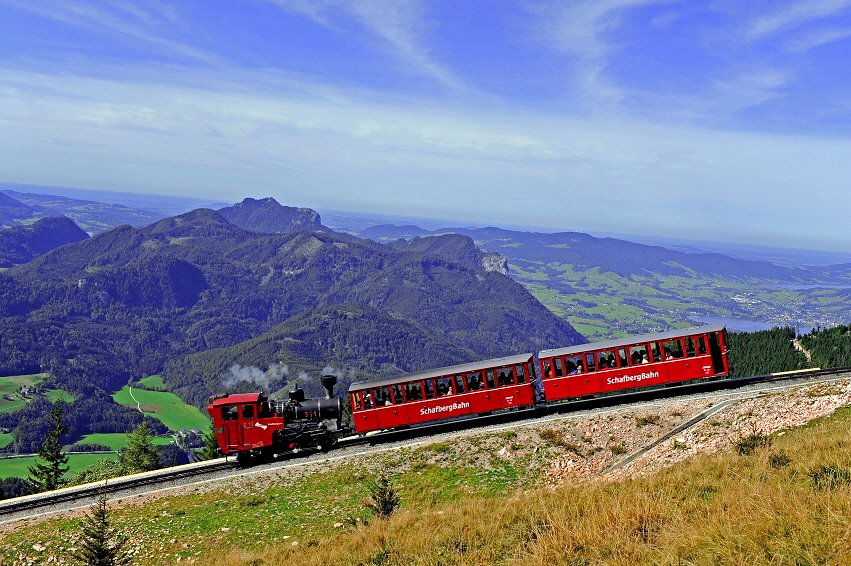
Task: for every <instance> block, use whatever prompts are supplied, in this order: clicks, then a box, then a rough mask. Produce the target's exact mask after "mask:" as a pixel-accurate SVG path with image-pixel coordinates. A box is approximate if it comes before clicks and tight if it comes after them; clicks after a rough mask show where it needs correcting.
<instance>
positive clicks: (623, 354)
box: [618, 348, 629, 368]
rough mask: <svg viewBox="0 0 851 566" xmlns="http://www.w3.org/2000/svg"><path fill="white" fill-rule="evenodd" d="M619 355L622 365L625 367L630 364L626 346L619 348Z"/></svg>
mask: <svg viewBox="0 0 851 566" xmlns="http://www.w3.org/2000/svg"><path fill="white" fill-rule="evenodd" d="M618 357H619V358H620V359H621V367H622V368H625V367H626V366H628V365H629V364H628V363H627V357H626V348H618Z"/></svg>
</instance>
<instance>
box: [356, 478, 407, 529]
mask: <svg viewBox="0 0 851 566" xmlns="http://www.w3.org/2000/svg"><path fill="white" fill-rule="evenodd" d="M367 488H368V489H369V499H368V500H367V502H366V503H365V507H366V508H367V509H369V510H370V511H372V512H373V513H374V514H375V516H376V517H378V518H380V519H387V518H389V517H390V515H392V514H393V512H394V511H395V510H396V509H397V508H398V507H399V504H400V503H401V501H402V498H401V497H400V496H399V494H398V493H397V492H396V490H395V489H393V486H392V485H391V484H390V478H388V477H387V474H385V473H384V472H381V473H380V474H378V477H376V478H375V479H372V480H370V481H368V482H367Z"/></svg>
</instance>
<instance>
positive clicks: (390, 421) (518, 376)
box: [349, 354, 535, 433]
mask: <svg viewBox="0 0 851 566" xmlns="http://www.w3.org/2000/svg"><path fill="white" fill-rule="evenodd" d="M532 368H533V362H532V354H519V355H516V356H509V357H506V358H497V359H493V360H484V361H481V362H473V363H469V364H462V365H457V366H452V367H445V368H438V369H431V370H426V371H419V372H415V373H408V374H405V375H399V376H396V377H387V378H380V379H371V380H369V381H356V382H354V383H352V384H351V386H350V387H349V396H350V400H351V404H352V416H353V420H354V425H355V430H356V431H357V432H360V433H364V432H368V431H371V430H378V429H383V428H392V427H397V426H403V425H409V424H416V423H422V422H428V421H433V420H438V419H446V418H450V417H457V416H461V415H470V414H476V413H486V412H490V411H495V410H498V409H507V408H512V407H519V406H523V405H531V404H533V403H534V402H535V387H534V385H533V384H532V381H533V380H534V375H533V374H532Z"/></svg>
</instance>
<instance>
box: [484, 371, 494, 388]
mask: <svg viewBox="0 0 851 566" xmlns="http://www.w3.org/2000/svg"><path fill="white" fill-rule="evenodd" d="M485 381H486V382H487V384H488V389H493V388H495V387H496V382H495V381H494V380H493V370H492V369H489V370H487V371H486V372H485Z"/></svg>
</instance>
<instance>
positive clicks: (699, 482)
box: [2, 388, 851, 566]
mask: <svg viewBox="0 0 851 566" xmlns="http://www.w3.org/2000/svg"><path fill="white" fill-rule="evenodd" d="M828 389H830V388H828ZM811 394H812V395H822V394H824V395H827V394H830V393H829V392H828V391H820V390H817V389H814V390H813V391H812V392H811ZM801 395H803V396H804V398H805V399H810V397H807V396H806V392H802V393H801ZM672 415H673V413H672ZM626 416H627V417H629V421H628V422H631V423H634V426H632V427H631V428H632V429H633V430H642V431H643V430H648V431H649V430H650V429H651V428H653V427H654V426H655V425H654V424H651V423H648V422H647V421H648V420H653V419H648V418H645V419H643V420H642V419H640V418H638V417H637V416H636V415H635V414H634V413H632V414H627V415H626ZM645 417H646V416H645ZM680 417H682V415H680ZM665 418H667V417H665ZM616 420H619V419H616ZM709 424H710V425H711V423H709ZM850 425H851V408H843V409H840V410H839V411H837V412H836V413H835V414H834V415H832V416H830V417H826V418H823V419H820V420H816V421H813V422H811V423H810V424H808V425H806V426H802V427H798V428H795V429H789V430H786V431H783V433H782V434H780V433H777V434H774V435H771V436H770V437H760V438H761V440H760V442H756V443H750V444H749V443H747V442H741V443H738V446H740V447H745V448H748V447H749V448H748V449H742V450H736V449H730V450H727V451H722V452H720V453H716V454H708V455H700V456H695V457H693V458H691V459H687V460H685V461H682V462H680V463H678V464H675V465H673V466H671V467H669V468H665V469H663V470H662V471H660V472H657V473H655V474H652V475H648V476H644V477H632V478H628V479H624V480H618V481H608V482H602V481H582V482H578V481H577V482H573V483H571V482H568V483H567V484H565V485H561V486H558V487H555V486H554V485H553V484H552V483H551V482H550V481H549V480H547V475H546V473H545V472H546V469H547V468H546V466H545V465H544V466H542V465H541V463H542V462H546V461H547V460H548V459H549V458H552V457H553V456H554V455H555V454H562V456H561V459H562V460H564V461H567V460H568V459H575V458H581V456H578V455H577V454H575V453H574V451H576V450H578V449H577V448H576V447H574V446H569V445H566V444H565V443H564V438H565V437H562V436H560V435H559V434H556V432H555V429H554V428H541V429H540V430H539V431H538V432H537V433H535V434H534V435H532V436H528V437H527V438H526V439H521V434H520V433H518V432H517V431H514V430H507V431H503V432H497V433H490V434H486V435H479V436H475V437H471V438H468V439H467V440H465V441H464V442H458V441H454V440H449V441H443V442H436V443H431V444H423V445H420V446H417V447H413V448H409V449H405V450H402V451H396V452H384V453H380V454H374V455H371V456H368V457H362V458H358V459H357V460H348V461H346V460H342V461H340V460H334V461H328V462H325V463H317V464H314V465H312V466H310V467H307V468H287V469H285V470H280V471H277V472H274V473H271V474H265V475H263V474H258V475H252V476H251V477H250V478H249V479H246V480H242V481H240V482H238V483H230V482H229V483H225V484H221V485H218V486H208V487H207V491H195V492H193V493H191V494H187V495H182V496H177V497H166V498H163V499H159V500H154V501H149V502H147V503H146V504H145V505H144V506H136V505H127V506H125V507H123V508H120V509H118V510H116V511H114V512H113V519H114V521H115V524H116V526H118V527H119V528H120V529H121V530H122V531H123V532H124V533H125V534H126V535H128V536H130V540H131V541H132V543H131V549H132V550H134V552H135V560H136V563H137V564H141V565H148V564H171V563H176V562H177V561H178V560H179V561H181V562H185V561H188V560H190V559H191V560H192V561H194V562H195V563H201V564H211V565H220V566H225V565H228V566H229V565H237V564H239V565H245V564H255V565H260V564H289V563H298V564H305V565H312V564H317V565H318V564H323V565H324V564H335V565H337V564H340V565H351V566H355V565H367V564H383V565H403V564H404V565H407V564H435V565H436V564H459V565H460V564H468V565H473V564H507V563H510V564H530V565H531V564H706V565H709V564H766V565H768V564H796V565H797V564H849V563H851V554H849V552H848V546H847V545H848V537H847V533H848V532H849V531H851V453H849V451H848V450H847V443H848V438H847V432H848V428H849V426H850ZM547 426H549V427H554V425H553V424H548V425H547ZM563 427H565V428H566V429H568V430H570V429H571V428H572V426H571V425H570V423H569V422H568V423H566V424H564V425H563ZM648 434H651V433H650V432H648ZM731 440H734V439H731ZM670 449H671V450H677V447H676V445H672V447H671V448H670ZM589 453H590V451H589ZM612 453H614V451H612ZM507 454H512V456H507ZM379 470H386V471H388V472H389V473H390V475H391V478H392V485H393V486H394V487H395V489H397V490H398V492H399V493H400V494H401V496H402V505H401V508H400V509H399V510H398V511H397V512H396V513H395V514H394V515H393V516H392V517H391V518H390V519H389V520H387V521H384V520H376V519H374V518H372V517H371V515H370V513H369V512H367V511H365V510H364V508H363V505H362V502H363V500H364V497H365V496H366V495H367V493H368V489H367V480H368V479H369V478H372V477H374V475H373V474H374V473H375V472H377V471H379ZM367 522H368V523H369V524H368V525H367V524H366V523H367ZM79 528H80V522H79V519H60V520H54V521H48V522H45V523H42V524H39V525H33V526H22V527H21V528H19V529H17V530H15V531H14V532H11V533H8V534H6V535H5V537H4V540H3V541H2V544H3V545H6V546H4V548H6V549H9V551H10V552H13V553H14V555H15V556H22V558H21V560H22V561H23V562H26V560H27V559H28V558H33V559H38V560H45V559H48V558H49V556H56V557H65V558H67V557H68V552H69V551H68V549H69V547H76V545H77V540H76V537H77V536H78V535H77V533H79ZM36 544H38V545H40V546H43V547H44V548H45V549H46V550H42V551H39V550H36V549H34V546H35V545H36Z"/></svg>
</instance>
